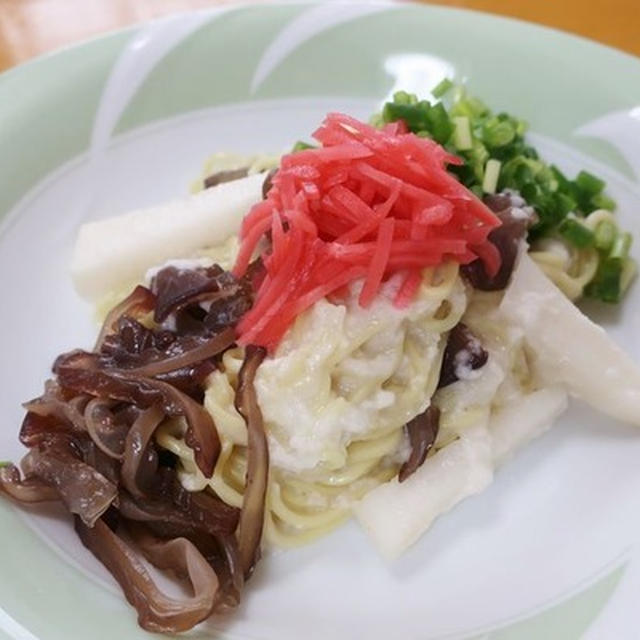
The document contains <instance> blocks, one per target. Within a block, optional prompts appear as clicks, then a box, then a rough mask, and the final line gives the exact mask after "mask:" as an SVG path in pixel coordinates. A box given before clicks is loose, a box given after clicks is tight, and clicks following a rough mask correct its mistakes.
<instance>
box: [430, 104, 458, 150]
mask: <svg viewBox="0 0 640 640" xmlns="http://www.w3.org/2000/svg"><path fill="white" fill-rule="evenodd" d="M427 104H429V103H427ZM426 115H427V122H428V123H429V131H431V134H432V135H433V139H434V140H435V141H436V142H439V143H440V144H445V143H446V142H447V141H448V140H449V138H450V137H451V134H452V133H453V125H452V124H451V120H449V114H448V113H447V110H446V109H445V108H444V105H443V104H442V102H438V103H437V104H434V105H433V106H432V107H431V108H430V109H429V110H428V111H427V114H426Z"/></svg>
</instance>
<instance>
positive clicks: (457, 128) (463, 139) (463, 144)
mask: <svg viewBox="0 0 640 640" xmlns="http://www.w3.org/2000/svg"><path fill="white" fill-rule="evenodd" d="M452 122H453V144H454V146H455V148H456V149H457V150H458V151H467V150H469V149H471V148H472V147H473V138H472V137H471V126H470V124H469V118H467V116H456V117H454V118H452Z"/></svg>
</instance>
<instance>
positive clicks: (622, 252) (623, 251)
mask: <svg viewBox="0 0 640 640" xmlns="http://www.w3.org/2000/svg"><path fill="white" fill-rule="evenodd" d="M632 241H633V238H632V237H631V234H630V233H629V232H628V231H627V232H624V233H619V234H618V235H617V236H616V239H615V240H614V241H613V246H612V247H611V253H610V254H609V257H610V258H621V259H622V260H626V259H627V258H628V257H629V249H631V242H632Z"/></svg>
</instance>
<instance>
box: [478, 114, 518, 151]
mask: <svg viewBox="0 0 640 640" xmlns="http://www.w3.org/2000/svg"><path fill="white" fill-rule="evenodd" d="M515 137H516V131H515V129H514V128H513V126H512V125H511V124H510V123H509V122H504V121H500V120H498V119H497V118H492V119H491V120H489V121H488V122H487V123H485V125H484V127H483V128H482V140H483V142H484V143H485V144H486V145H487V146H488V147H492V148H493V147H504V146H505V145H507V144H510V143H511V142H513V139H514V138H515Z"/></svg>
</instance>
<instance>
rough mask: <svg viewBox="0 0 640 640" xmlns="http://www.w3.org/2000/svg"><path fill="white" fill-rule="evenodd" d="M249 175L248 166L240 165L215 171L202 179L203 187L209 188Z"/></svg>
mask: <svg viewBox="0 0 640 640" xmlns="http://www.w3.org/2000/svg"><path fill="white" fill-rule="evenodd" d="M248 175H249V167H241V168H239V169H228V170H226V171H216V172H215V173H212V174H211V175H209V176H207V177H206V178H205V179H204V188H205V189H211V187H215V186H217V185H219V184H222V183H223V182H233V181H234V180H240V178H246V177H247V176H248Z"/></svg>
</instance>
